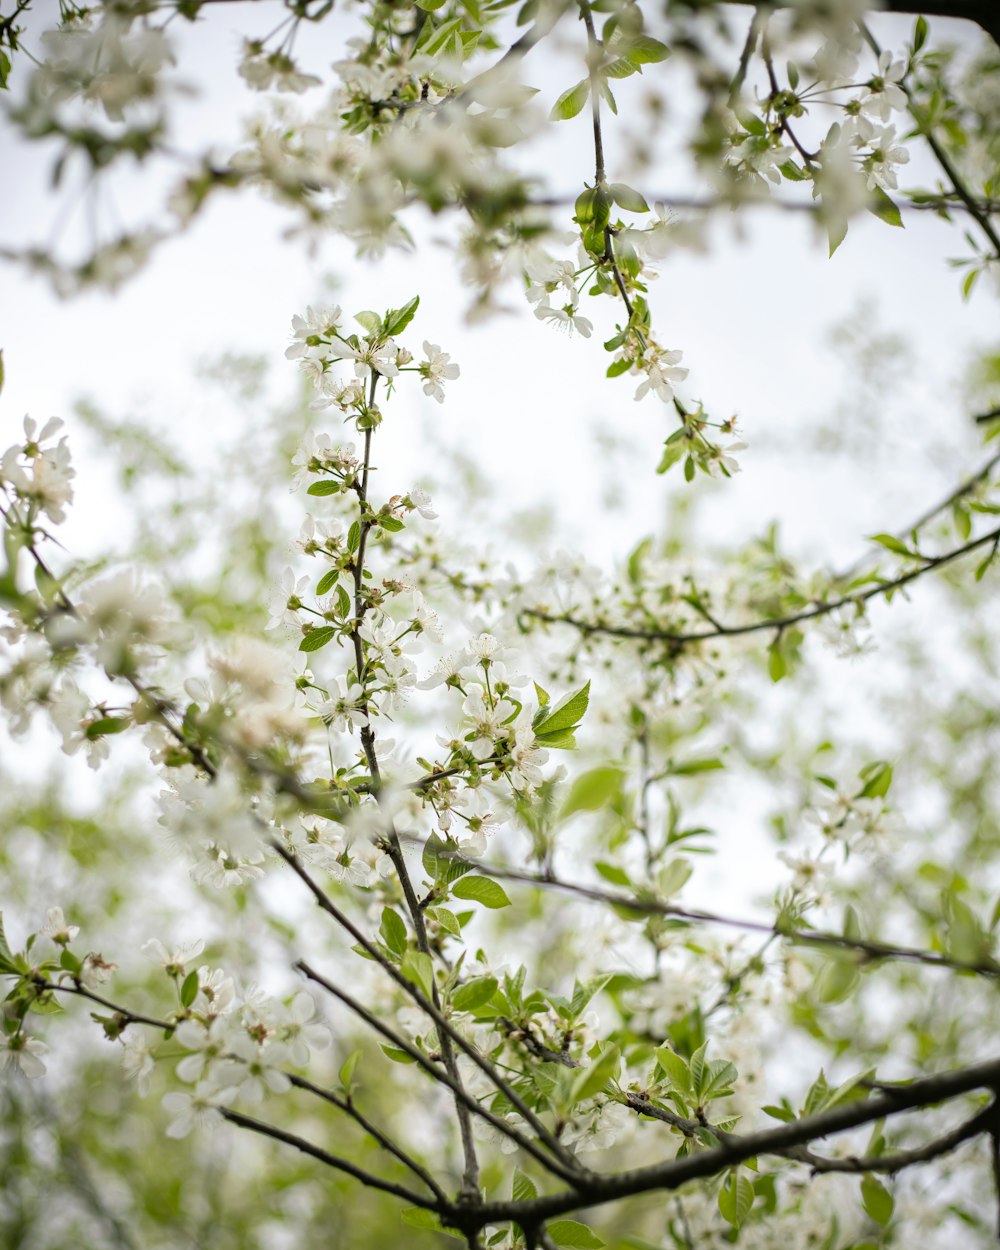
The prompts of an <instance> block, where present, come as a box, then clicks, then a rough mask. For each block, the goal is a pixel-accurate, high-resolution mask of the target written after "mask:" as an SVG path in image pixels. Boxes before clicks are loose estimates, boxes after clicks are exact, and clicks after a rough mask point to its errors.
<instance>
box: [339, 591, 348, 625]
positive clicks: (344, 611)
mask: <svg viewBox="0 0 1000 1250" xmlns="http://www.w3.org/2000/svg"><path fill="white" fill-rule="evenodd" d="M337 612H338V614H339V615H340V617H341V619H342V620H345V621H346V620H347V618H348V617H349V616H350V615H351V596H350V595H349V594H348V593H347V591H346V590H345V589H344V587H343V586H338V587H337Z"/></svg>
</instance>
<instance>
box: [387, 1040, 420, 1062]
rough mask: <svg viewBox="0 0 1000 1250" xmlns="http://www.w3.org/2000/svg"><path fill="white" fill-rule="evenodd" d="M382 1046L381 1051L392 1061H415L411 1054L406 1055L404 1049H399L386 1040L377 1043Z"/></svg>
mask: <svg viewBox="0 0 1000 1250" xmlns="http://www.w3.org/2000/svg"><path fill="white" fill-rule="evenodd" d="M379 1044H380V1046H381V1047H382V1053H383V1054H384V1055H385V1056H386V1057H387V1058H389V1059H391V1060H392V1062H393V1063H416V1062H417V1061H416V1059H414V1058H413V1056H412V1055H408V1054H407V1053H406V1051H405V1050H400V1048H399V1047H398V1046H390V1045H389V1043H388V1042H381V1043H379Z"/></svg>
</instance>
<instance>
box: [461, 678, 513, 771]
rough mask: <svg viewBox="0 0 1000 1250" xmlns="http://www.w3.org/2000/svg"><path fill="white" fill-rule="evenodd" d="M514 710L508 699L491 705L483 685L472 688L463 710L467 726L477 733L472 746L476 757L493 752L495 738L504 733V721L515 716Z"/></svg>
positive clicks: (484, 757)
mask: <svg viewBox="0 0 1000 1250" xmlns="http://www.w3.org/2000/svg"><path fill="white" fill-rule="evenodd" d="M514 710H515V709H514V706H513V704H511V703H508V702H507V700H506V699H497V700H496V701H495V702H494V703H493V705H492V706H491V704H490V701H489V698H488V696H487V692H486V690H485V689H484V688H483V687H482V686H472V687H471V688H470V690H469V694H468V695H467V696H466V699H465V702H464V703H463V704H462V712H463V715H464V717H465V722H466V726H467V727H468V728H469V729H471V730H472V732H473V733H475V735H476V737H475V739H474V740H473V741H472V743H471V747H470V749H471V751H472V754H473V755H474V756H475V757H476V759H479V760H484V759H487V758H488V757H489V756H490V755H492V754H493V752H494V750H495V749H496V748H495V740H496V739H497V738H498V737H500V736H501V735H502V733H503V723H504V721H506V720H508V719H509V718H510V717H511V716H513V714H514Z"/></svg>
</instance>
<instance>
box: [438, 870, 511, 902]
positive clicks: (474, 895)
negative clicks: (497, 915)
mask: <svg viewBox="0 0 1000 1250" xmlns="http://www.w3.org/2000/svg"><path fill="white" fill-rule="evenodd" d="M451 892H452V894H453V895H454V896H455V898H466V899H469V901H470V902H473V903H482V905H483V906H484V907H490V908H493V909H496V908H498V907H510V905H511V904H510V899H509V898H508V897H507V895H506V893H505V891H504V888H503V886H502V885H501V884H500V882H499V881H494V880H493V879H492V878H491V877H463V878H462V879H461V880H460V881H459V882H457V884H455V885H453V886H452V887H451Z"/></svg>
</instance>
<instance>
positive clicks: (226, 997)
mask: <svg viewBox="0 0 1000 1250" xmlns="http://www.w3.org/2000/svg"><path fill="white" fill-rule="evenodd" d="M235 999H236V986H235V985H234V983H233V979H232V977H227V976H226V974H225V972H223V970H222V969H221V968H215V969H212V968H209V967H208V966H207V965H203V966H202V967H200V968H199V969H198V997H197V998H196V999H195V1000H194V1010H195V1011H197V1012H198V1013H199V1014H200V1015H203V1016H209V1017H215V1016H224V1015H228V1013H229V1012H230V1011H232V1009H233V1005H234V1002H235Z"/></svg>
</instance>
